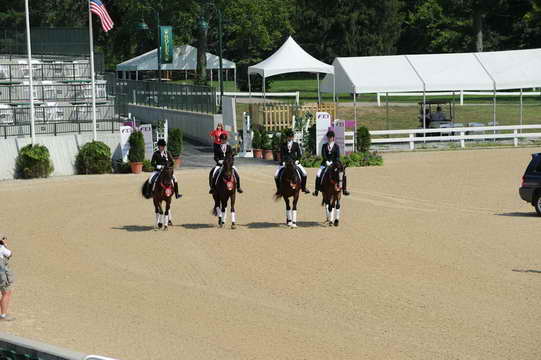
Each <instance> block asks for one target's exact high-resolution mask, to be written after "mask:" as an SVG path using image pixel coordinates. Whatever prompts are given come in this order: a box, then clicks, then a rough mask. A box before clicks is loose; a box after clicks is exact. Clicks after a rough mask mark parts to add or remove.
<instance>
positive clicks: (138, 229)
mask: <svg viewBox="0 0 541 360" xmlns="http://www.w3.org/2000/svg"><path fill="white" fill-rule="evenodd" d="M111 229H113V230H124V231H129V232H142V231H151V230H154V227H153V226H141V225H124V226H121V227H112V228H111Z"/></svg>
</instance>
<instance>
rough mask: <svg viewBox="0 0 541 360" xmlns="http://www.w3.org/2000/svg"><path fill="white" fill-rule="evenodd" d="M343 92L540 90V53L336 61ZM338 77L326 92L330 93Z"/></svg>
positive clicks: (327, 85)
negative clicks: (537, 88)
mask: <svg viewBox="0 0 541 360" xmlns="http://www.w3.org/2000/svg"><path fill="white" fill-rule="evenodd" d="M333 65H334V67H335V76H336V89H337V90H338V91H339V92H345V93H352V92H355V93H356V94H360V93H375V92H382V93H385V92H389V93H392V92H408V91H461V90H506V89H517V88H523V89H525V88H526V89H527V88H534V87H539V86H541V49H532V50H513V51H495V52H484V53H461V54H427V55H394V56H366V57H349V58H340V57H339V58H336V59H335V60H334V62H333ZM334 82H335V81H334V78H331V77H330V76H327V77H325V79H324V80H323V82H322V89H323V91H326V92H331V91H332V89H333V84H334Z"/></svg>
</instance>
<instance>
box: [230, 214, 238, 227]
mask: <svg viewBox="0 0 541 360" xmlns="http://www.w3.org/2000/svg"><path fill="white" fill-rule="evenodd" d="M231 222H232V223H233V224H234V223H236V222H237V214H236V213H235V212H232V213H231Z"/></svg>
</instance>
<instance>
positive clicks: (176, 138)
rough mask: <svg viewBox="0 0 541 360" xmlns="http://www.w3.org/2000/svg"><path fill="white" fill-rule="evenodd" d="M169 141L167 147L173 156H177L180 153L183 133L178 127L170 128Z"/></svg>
mask: <svg viewBox="0 0 541 360" xmlns="http://www.w3.org/2000/svg"><path fill="white" fill-rule="evenodd" d="M168 140H169V143H168V144H167V149H168V150H169V151H170V152H171V155H173V157H174V158H177V157H179V156H180V154H181V153H182V147H183V134H182V130H180V129H172V130H171V131H170V132H169V139H168Z"/></svg>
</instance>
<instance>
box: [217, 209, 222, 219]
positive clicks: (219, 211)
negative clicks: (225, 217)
mask: <svg viewBox="0 0 541 360" xmlns="http://www.w3.org/2000/svg"><path fill="white" fill-rule="evenodd" d="M216 215H217V216H218V217H222V209H220V208H219V207H216Z"/></svg>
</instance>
